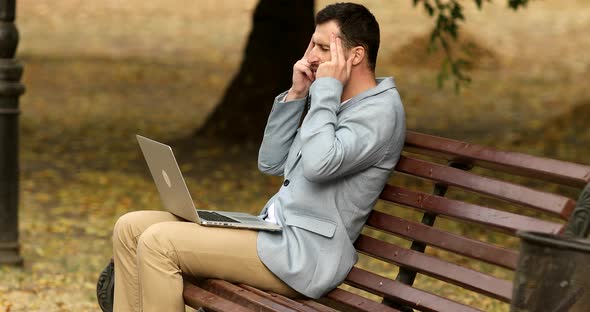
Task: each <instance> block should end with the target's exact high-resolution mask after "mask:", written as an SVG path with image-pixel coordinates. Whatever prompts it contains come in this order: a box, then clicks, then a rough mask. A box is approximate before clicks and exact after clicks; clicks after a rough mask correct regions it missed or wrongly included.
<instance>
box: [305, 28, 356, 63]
mask: <svg viewBox="0 0 590 312" xmlns="http://www.w3.org/2000/svg"><path fill="white" fill-rule="evenodd" d="M332 33H333V34H335V35H336V36H340V27H339V26H338V24H336V22H334V21H329V22H326V23H324V24H320V25H317V26H316V27H315V32H314V33H313V36H312V38H311V40H312V41H313V43H314V46H313V49H312V50H311V52H310V53H309V56H308V57H307V61H308V62H309V63H310V64H311V70H312V71H313V72H314V73H315V72H316V70H317V69H318V66H320V64H322V63H324V62H328V61H330V59H331V57H332V56H331V54H330V35H331V34H332ZM344 54H345V56H347V55H348V50H346V49H345V51H344Z"/></svg>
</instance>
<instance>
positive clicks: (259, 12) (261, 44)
mask: <svg viewBox="0 0 590 312" xmlns="http://www.w3.org/2000/svg"><path fill="white" fill-rule="evenodd" d="M313 31H314V1H313V0H297V1H295V0H260V1H259V3H258V5H257V6H256V10H255V12H254V15H253V26H252V31H251V33H250V36H249V38H248V44H247V46H246V49H245V51H244V58H243V61H242V64H241V66H240V70H239V72H238V74H237V75H236V76H235V77H234V79H233V81H232V82H231V84H230V85H229V87H228V88H227V90H226V91H225V95H224V96H223V98H222V100H221V102H220V103H219V104H218V105H217V107H216V109H215V111H214V112H213V113H212V114H211V115H210V116H209V118H208V119H207V121H206V122H205V124H204V126H203V127H202V128H201V129H199V130H197V132H196V134H197V135H205V136H208V137H214V138H216V139H220V140H223V141H240V142H243V141H258V142H260V140H261V138H262V134H263V132H264V126H265V125H266V120H267V118H268V113H269V112H270V108H271V106H272V102H273V99H274V97H275V96H276V95H278V94H279V93H280V92H282V91H285V90H287V89H288V88H289V87H290V86H291V76H292V72H293V64H295V62H296V61H297V60H298V59H299V58H301V56H302V55H303V53H304V52H305V49H306V47H307V44H308V43H309V40H310V38H311V35H312V33H313Z"/></svg>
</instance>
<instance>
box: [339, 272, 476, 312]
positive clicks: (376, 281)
mask: <svg viewBox="0 0 590 312" xmlns="http://www.w3.org/2000/svg"><path fill="white" fill-rule="evenodd" d="M346 281H347V283H350V284H351V285H353V286H356V287H359V288H362V289H364V290H366V291H369V292H372V293H376V294H379V295H381V296H385V297H388V298H392V299H393V300H394V301H397V302H400V303H402V304H404V305H408V306H411V307H413V308H415V309H418V310H420V311H429V312H438V311H441V312H476V311H480V310H478V309H475V308H473V307H470V306H467V305H463V304H460V303H458V302H455V301H452V300H449V299H447V298H444V297H440V296H437V295H433V294H431V293H429V292H426V291H423V290H420V289H416V288H413V287H411V286H408V285H406V284H404V283H401V282H399V281H396V280H391V279H388V278H385V277H383V276H380V275H377V274H375V273H372V272H369V271H365V270H363V269H359V268H356V267H354V268H352V270H351V271H350V273H349V274H348V276H347V277H346Z"/></svg>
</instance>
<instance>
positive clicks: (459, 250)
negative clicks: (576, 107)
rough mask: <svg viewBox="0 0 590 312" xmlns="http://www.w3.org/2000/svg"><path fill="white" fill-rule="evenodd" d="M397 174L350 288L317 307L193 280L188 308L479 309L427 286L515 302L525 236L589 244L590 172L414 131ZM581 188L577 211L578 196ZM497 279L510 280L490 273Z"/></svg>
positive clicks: (366, 236) (362, 243) (367, 231)
mask: <svg viewBox="0 0 590 312" xmlns="http://www.w3.org/2000/svg"><path fill="white" fill-rule="evenodd" d="M395 171H396V172H395V173H394V174H393V175H392V181H393V183H390V184H388V185H387V186H386V187H385V188H384V190H383V192H382V193H381V196H380V199H381V203H379V204H378V205H377V207H376V209H375V210H374V211H373V212H372V214H371V216H370V218H369V220H368V222H367V224H366V226H365V228H364V230H363V234H362V235H361V236H360V237H359V238H358V239H357V241H356V242H355V246H356V249H357V250H358V252H359V253H360V254H362V256H361V260H360V261H359V263H357V266H355V268H353V269H352V271H351V272H350V274H349V275H348V277H347V278H346V281H345V284H346V285H348V286H345V287H340V288H337V289H335V290H333V291H331V292H330V293H328V294H327V295H326V296H325V297H324V298H322V299H320V300H317V301H314V300H300V299H297V300H292V299H289V298H285V297H283V296H280V295H277V294H272V293H266V292H263V291H260V290H258V289H255V288H253V287H250V286H247V285H241V284H240V285H234V284H231V283H228V282H226V281H222V280H205V281H200V282H188V281H187V282H185V289H184V298H185V302H186V303H187V305H189V306H191V307H195V308H198V307H203V308H204V309H205V310H206V311H367V312H368V311H371V312H375V311H411V310H410V309H416V310H419V311H452V312H461V311H465V312H467V311H469V312H471V311H481V310H479V309H482V307H481V306H480V307H479V309H478V308H476V307H473V306H469V305H465V304H462V303H459V302H457V301H454V300H452V299H451V298H446V297H445V296H444V295H445V294H442V293H440V291H439V292H438V293H432V292H431V291H429V287H428V285H429V283H430V284H435V285H439V286H438V289H445V290H448V289H452V292H454V293H455V295H454V296H451V297H455V298H456V297H460V296H462V294H464V293H465V292H464V291H462V290H460V293H457V291H456V289H461V288H463V289H466V290H468V291H469V293H473V294H474V296H476V297H475V298H486V297H488V298H491V299H493V300H489V299H486V300H489V301H490V302H496V301H498V302H505V303H510V301H511V299H512V298H511V297H512V281H511V279H512V275H511V274H512V273H513V271H514V270H515V268H516V265H517V260H518V243H519V240H518V238H516V237H515V234H516V232H517V231H519V230H526V231H536V232H544V233H561V234H564V235H568V236H575V237H587V236H588V232H589V228H590V226H589V224H590V223H589V222H590V221H589V220H590V199H589V198H590V184H588V183H589V182H590V166H585V165H580V164H575V163H571V162H565V161H558V160H553V159H547V158H541V157H535V156H531V155H527V154H522V153H514V152H504V151H499V150H496V149H493V148H488V147H484V146H480V145H474V144H468V143H464V142H459V141H455V140H450V139H445V138H441V137H435V136H430V135H425V134H420V133H415V132H408V134H407V138H406V144H405V147H404V152H403V154H402V157H401V159H400V161H399V163H398V165H397V166H396V168H395ZM547 182H550V183H547ZM524 184H526V185H527V186H523V185H524ZM587 185H588V186H587ZM531 186H532V187H531ZM427 187H428V189H427ZM582 188H584V192H582V195H581V196H580V198H584V200H579V201H578V202H579V204H578V205H576V200H574V199H572V197H573V198H577V195H579V194H580V190H581V189H582ZM428 190H432V192H428ZM560 194H565V195H560ZM445 195H447V196H445ZM437 217H438V218H437ZM435 220H436V225H435ZM568 220H569V222H568ZM489 233H494V234H493V235H489ZM482 237H483V238H485V237H488V238H490V237H491V238H497V237H500V238H498V239H496V241H483V240H480V238H482ZM371 259H373V260H371ZM376 259H378V260H376ZM371 263H373V264H374V263H377V265H371ZM372 267H376V269H372ZM398 267H399V270H398V269H397V268H398ZM384 268H385V269H384ZM481 268H483V269H484V270H482V271H480V270H478V269H481ZM396 271H397V276H396ZM498 271H499V272H507V273H505V274H504V275H503V277H504V278H502V277H498V276H494V274H490V273H489V272H498ZM496 275H498V274H496ZM500 275H502V274H500ZM415 281H416V282H415ZM448 284H452V285H456V286H458V287H460V288H456V287H452V286H448V287H447V286H445V285H448ZM425 285H426V286H425ZM440 285H443V286H440ZM434 288H435V289H436V288H437V287H434ZM354 289H360V290H362V291H364V294H368V295H365V296H363V295H360V294H359V291H356V290H354ZM424 289H426V290H424ZM446 292H447V291H445V293H446ZM478 294H479V295H478ZM478 296H479V297H478ZM478 300H479V299H478ZM494 300H496V301H494ZM483 308H484V309H487V308H486V307H483Z"/></svg>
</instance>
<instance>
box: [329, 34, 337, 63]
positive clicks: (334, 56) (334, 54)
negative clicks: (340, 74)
mask: <svg viewBox="0 0 590 312" xmlns="http://www.w3.org/2000/svg"><path fill="white" fill-rule="evenodd" d="M330 54H331V56H332V58H331V59H330V61H331V62H332V63H334V62H337V61H338V51H336V35H335V34H334V33H332V34H330Z"/></svg>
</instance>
